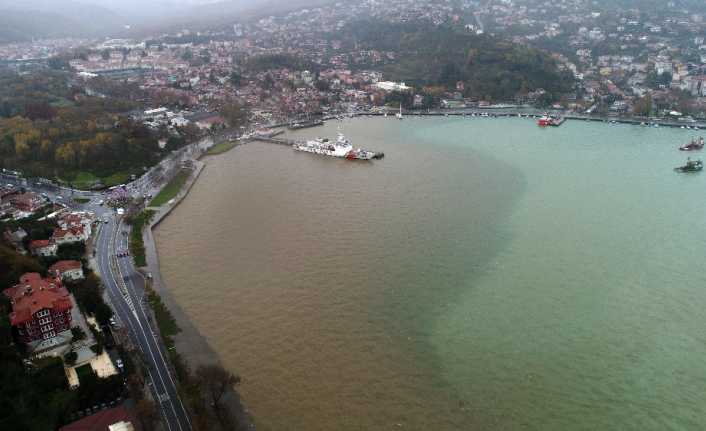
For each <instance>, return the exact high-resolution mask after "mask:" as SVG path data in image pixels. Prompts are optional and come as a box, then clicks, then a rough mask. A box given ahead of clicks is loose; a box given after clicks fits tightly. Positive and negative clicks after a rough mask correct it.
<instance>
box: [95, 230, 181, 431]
mask: <svg viewBox="0 0 706 431" xmlns="http://www.w3.org/2000/svg"><path fill="white" fill-rule="evenodd" d="M116 232H117V231H116ZM111 240H113V244H115V242H114V237H113V236H112V235H109V236H108V242H107V243H106V248H107V250H106V251H107V253H104V254H103V263H104V264H105V259H108V263H107V268H108V271H109V272H110V276H111V277H112V278H113V284H114V285H115V287H116V288H117V289H118V290H120V286H118V282H117V279H116V277H115V273H114V272H113V268H112V266H111V265H110V263H111V262H110V250H111V248H110V242H111ZM106 256H107V257H106ZM117 302H120V301H119V300H118V301H117ZM123 312H124V313H125V314H126V315H128V318H127V319H126V320H127V321H128V325H130V328H131V330H132V332H133V334H135V338H136V344H137V346H138V347H139V348H140V351H142V352H143V354H144V349H143V348H142V344H141V343H140V341H139V338H138V337H137V335H139V333H138V332H137V331H136V330H135V327H134V325H133V323H132V322H131V321H130V318H129V314H130V313H129V312H127V311H126V310H125V309H124V305H123ZM138 323H139V321H138ZM143 333H144V331H143ZM146 344H147V347H148V348H149V342H147V343H146ZM150 353H151V352H150ZM152 359H153V360H154V356H153V358H152ZM155 364H156V361H155ZM156 368H157V367H156ZM147 373H148V375H149V377H150V380H152V381H153V382H154V381H155V380H154V378H153V377H152V373H151V372H150V370H149V369H148V370H147ZM157 373H158V374H159V370H157ZM160 379H161V376H160ZM162 387H163V388H164V389H165V390H166V385H165V384H164V380H162ZM152 391H153V392H154V395H155V397H156V396H157V394H158V393H159V392H158V390H157V385H152ZM160 405H161V404H160ZM172 409H174V407H173V406H172ZM160 411H161V412H162V415H163V416H164V419H165V420H164V422H165V423H166V424H167V428H169V431H171V430H172V426H171V424H170V423H169V420H168V418H167V415H166V413H165V412H164V409H163V408H160ZM174 416H175V419H177V423H179V420H178V418H177V417H176V412H175V413H174ZM180 428H181V426H180Z"/></svg>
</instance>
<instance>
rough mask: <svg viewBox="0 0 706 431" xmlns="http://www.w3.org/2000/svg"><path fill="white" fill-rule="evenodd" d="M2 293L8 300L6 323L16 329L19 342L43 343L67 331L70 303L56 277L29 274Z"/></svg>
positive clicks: (68, 327) (69, 319) (67, 295)
mask: <svg viewBox="0 0 706 431" xmlns="http://www.w3.org/2000/svg"><path fill="white" fill-rule="evenodd" d="M3 293H4V294H5V296H7V297H8V298H10V303H11V304H12V312H11V313H10V323H11V324H12V326H14V327H16V328H17V330H18V333H19V336H20V340H22V342H24V343H29V342H32V341H37V340H47V339H49V338H52V337H55V336H56V334H58V333H60V332H63V331H66V330H68V329H70V328H71V308H72V307H73V304H72V302H71V298H70V297H69V292H68V291H67V290H66V288H65V287H64V286H62V285H61V280H59V279H58V278H42V276H41V275H39V273H36V272H29V273H26V274H24V275H22V277H20V282H19V283H18V284H16V285H15V286H13V287H10V288H8V289H5V290H4V291H3Z"/></svg>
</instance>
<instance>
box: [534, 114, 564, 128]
mask: <svg viewBox="0 0 706 431" xmlns="http://www.w3.org/2000/svg"><path fill="white" fill-rule="evenodd" d="M563 122H564V118H562V117H560V118H555V117H551V116H549V115H543V116H542V117H540V118H539V120H537V125H538V126H540V127H547V126H553V127H558V126H561V124H562V123H563Z"/></svg>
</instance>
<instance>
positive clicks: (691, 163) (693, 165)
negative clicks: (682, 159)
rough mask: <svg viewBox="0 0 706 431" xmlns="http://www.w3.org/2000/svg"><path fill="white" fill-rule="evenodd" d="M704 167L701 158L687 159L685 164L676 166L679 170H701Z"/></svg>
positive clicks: (676, 169)
mask: <svg viewBox="0 0 706 431" xmlns="http://www.w3.org/2000/svg"><path fill="white" fill-rule="evenodd" d="M703 168H704V164H703V163H702V162H701V160H691V159H687V160H686V164H685V165H684V166H679V167H677V168H674V170H675V171H677V172H699V171H701V170H702V169H703Z"/></svg>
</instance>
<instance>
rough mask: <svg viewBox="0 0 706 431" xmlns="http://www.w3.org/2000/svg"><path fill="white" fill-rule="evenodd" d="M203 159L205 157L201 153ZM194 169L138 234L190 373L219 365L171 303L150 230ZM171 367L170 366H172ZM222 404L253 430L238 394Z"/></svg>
mask: <svg viewBox="0 0 706 431" xmlns="http://www.w3.org/2000/svg"><path fill="white" fill-rule="evenodd" d="M204 155H205V153H204ZM191 160H192V163H193V164H194V169H193V171H192V173H191V175H189V178H188V179H187V181H186V182H185V183H184V185H183V186H182V188H181V189H180V190H179V193H177V195H176V196H175V197H174V198H173V202H171V203H166V204H164V205H161V206H159V207H147V208H146V209H152V210H155V211H156V213H155V216H154V217H153V218H152V221H151V222H150V224H149V225H148V226H146V227H145V229H143V231H142V239H143V243H144V246H145V259H146V262H147V265H146V266H145V267H144V268H141V271H143V272H145V273H150V274H151V276H152V289H154V291H155V292H156V294H157V295H159V297H160V298H161V300H162V303H163V304H164V305H165V306H166V307H167V309H168V310H169V312H170V313H171V315H172V317H173V318H174V320H175V321H176V323H177V325H178V327H179V329H180V331H179V333H178V334H176V335H175V336H174V337H173V340H174V346H175V349H176V351H177V352H178V353H179V354H180V355H182V357H183V358H184V359H185V360H186V363H187V365H188V367H189V369H191V370H192V371H193V370H194V369H195V368H197V367H198V366H200V365H214V364H215V365H222V362H221V360H220V357H219V356H218V353H217V352H216V351H215V350H214V349H213V348H212V347H211V345H210V344H209V343H208V340H207V339H206V338H205V337H204V336H203V335H202V334H201V333H200V332H199V330H198V329H197V328H196V326H195V325H194V323H193V322H192V321H191V319H190V318H189V316H188V315H187V314H186V312H185V311H184V310H183V309H182V308H181V306H180V305H179V304H178V303H177V301H176V300H175V299H174V297H173V295H172V294H171V292H170V291H169V288H168V286H167V285H166V283H165V282H164V280H163V279H162V273H161V270H160V265H159V250H158V249H157V243H156V241H155V239H154V232H153V230H154V229H155V228H156V227H157V226H158V225H159V224H160V223H161V222H162V221H163V220H164V219H165V218H166V217H167V216H168V215H169V214H171V212H172V211H173V210H174V209H175V208H176V207H177V206H178V205H179V204H180V203H181V202H182V201H183V200H184V198H186V196H187V195H188V194H189V192H190V191H191V188H192V187H193V185H194V184H195V183H196V181H197V180H198V178H199V176H200V175H201V173H202V172H203V170H204V169H205V167H206V163H205V162H204V161H202V160H201V157H199V158H198V159H191ZM172 366H173V364H172ZM223 403H224V404H226V405H227V407H228V409H229V410H230V411H231V413H232V414H233V415H234V416H235V417H236V418H237V420H238V423H239V424H240V426H239V429H255V426H254V423H253V418H252V417H251V415H250V414H249V412H248V410H247V409H246V407H245V405H244V404H243V402H242V399H241V397H240V393H239V392H238V391H237V390H232V391H230V392H228V393H227V394H226V395H225V396H224V397H223Z"/></svg>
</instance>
